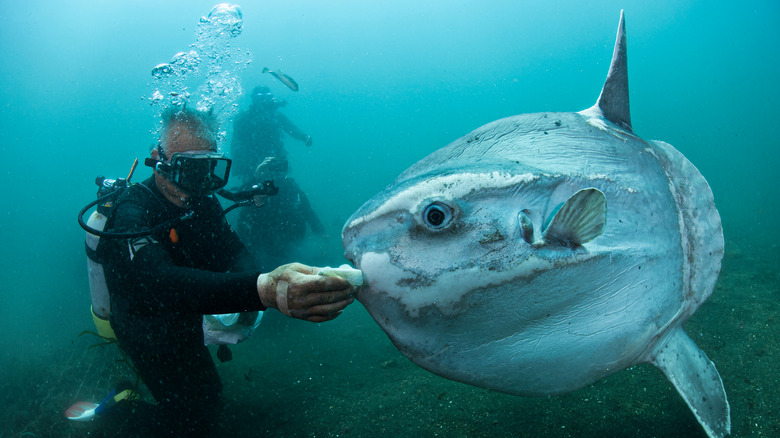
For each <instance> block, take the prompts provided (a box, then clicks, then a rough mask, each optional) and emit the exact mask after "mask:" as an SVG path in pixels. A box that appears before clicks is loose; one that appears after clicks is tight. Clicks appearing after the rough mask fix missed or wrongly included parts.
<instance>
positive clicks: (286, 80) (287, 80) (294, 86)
mask: <svg viewBox="0 0 780 438" xmlns="http://www.w3.org/2000/svg"><path fill="white" fill-rule="evenodd" d="M263 73H270V74H271V76H273V77H275V78H276V79H279V81H280V82H281V83H283V84H284V85H287V88H289V89H291V90H293V91H298V83H297V82H295V79H293V78H291V77H290V76H288V75H286V74H284V73H282V72H281V71H273V70H269V69H268V67H263Z"/></svg>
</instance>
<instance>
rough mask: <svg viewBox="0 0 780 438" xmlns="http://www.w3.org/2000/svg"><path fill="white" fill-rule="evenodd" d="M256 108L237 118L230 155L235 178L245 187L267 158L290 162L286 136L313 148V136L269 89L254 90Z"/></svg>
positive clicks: (259, 88)
mask: <svg viewBox="0 0 780 438" xmlns="http://www.w3.org/2000/svg"><path fill="white" fill-rule="evenodd" d="M251 97H252V104H251V105H250V107H249V109H247V110H246V111H244V112H242V113H241V114H239V115H238V117H236V120H235V122H234V123H233V140H232V142H231V146H230V153H231V155H232V156H233V162H234V167H235V168H234V169H233V172H234V174H235V175H236V176H237V177H238V178H239V179H240V180H241V183H242V184H248V183H251V182H252V180H253V179H254V175H255V169H256V168H257V166H258V165H259V164H260V163H261V162H262V161H263V160H264V159H265V157H276V158H279V159H287V152H286V151H285V150H284V147H283V146H284V141H283V139H282V133H285V134H287V135H289V136H290V137H292V138H294V139H296V140H299V141H301V142H303V143H304V144H305V145H306V146H311V144H312V139H311V135H308V134H305V133H304V132H303V131H301V130H300V129H299V128H298V127H297V126H295V124H293V122H291V121H290V119H288V118H287V117H286V116H285V115H284V114H282V113H281V112H279V108H280V107H283V106H284V105H286V102H285V101H279V100H277V99H276V98H274V95H273V94H271V90H270V89H269V88H268V87H264V86H258V87H255V88H254V90H252V94H251Z"/></svg>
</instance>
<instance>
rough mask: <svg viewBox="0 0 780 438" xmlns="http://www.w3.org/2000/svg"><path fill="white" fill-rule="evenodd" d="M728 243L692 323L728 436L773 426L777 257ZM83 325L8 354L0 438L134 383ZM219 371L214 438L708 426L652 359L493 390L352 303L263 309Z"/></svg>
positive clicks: (770, 430) (62, 425)
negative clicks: (294, 310)
mask: <svg viewBox="0 0 780 438" xmlns="http://www.w3.org/2000/svg"><path fill="white" fill-rule="evenodd" d="M729 248H730V251H729V252H727V255H726V258H725V260H724V264H723V271H722V273H721V277H720V280H719V283H718V286H717V289H716V291H715V293H714V295H713V296H712V298H710V300H709V301H708V302H707V303H705V305H704V306H703V307H702V308H701V309H699V311H698V312H697V313H696V314H695V315H694V316H693V318H692V319H691V320H690V321H689V322H688V323H687V324H686V331H687V332H688V333H689V334H690V336H691V338H693V340H694V341H696V343H697V344H698V345H699V346H700V347H701V348H702V349H703V350H704V351H705V352H706V353H707V355H708V356H709V357H710V358H711V359H712V360H713V361H714V362H715V364H716V366H717V367H718V370H719V371H720V373H721V376H722V378H723V381H724V384H725V386H726V391H727V393H728V397H729V402H730V404H731V411H732V433H733V436H739V437H743V436H780V412H779V411H778V409H780V391H778V390H777V388H778V387H780V366H778V363H780V349H779V348H778V342H779V340H780V329H779V328H778V302H780V286H779V284H780V281H779V280H778V272H777V271H778V270H777V266H780V264H779V263H778V259H777V258H776V256H775V258H773V259H768V258H766V257H763V258H762V257H758V256H750V255H749V254H750V253H751V252H750V251H749V250H748V249H740V248H738V247H735V245H730V246H729ZM85 328H88V327H85ZM77 335H78V334H77V333H74V335H73V341H72V343H70V344H68V345H58V346H52V347H51V350H52V352H51V353H50V354H48V355H44V356H43V357H37V358H24V357H14V356H8V357H11V359H5V361H7V363H3V364H2V368H3V370H2V377H3V378H2V379H0V389H2V390H1V391H0V400H2V401H3V406H4V407H5V409H4V412H3V414H2V416H0V426H1V427H0V437H11V436H13V437H49V436H57V437H76V436H88V434H91V432H92V429H93V428H94V427H95V423H86V424H84V423H82V424H74V423H73V422H69V421H68V420H67V419H65V417H64V411H65V409H66V408H67V407H68V406H70V405H71V404H72V403H74V402H76V401H81V400H84V401H93V402H97V401H99V400H101V399H102V398H103V397H104V396H105V395H106V394H107V392H108V391H109V390H110V388H111V387H112V386H113V385H114V384H115V383H116V382H117V381H119V380H120V379H122V378H130V379H134V377H133V375H132V372H131V371H130V370H129V368H128V367H127V366H126V365H125V364H124V363H122V362H121V358H122V356H121V354H120V353H119V352H118V349H117V347H116V346H115V345H111V346H108V347H104V348H89V347H90V345H93V344H95V343H96V342H97V340H96V339H95V338H94V337H92V336H89V335H85V336H81V337H79V336H77ZM212 351H213V352H214V353H215V352H216V349H213V350H212ZM573 366H576V364H575V365H573ZM218 369H219V371H220V374H221V376H222V379H223V383H224V392H223V396H224V399H225V403H226V407H225V412H224V413H223V414H222V416H221V418H220V420H219V422H220V424H221V425H222V429H223V430H221V431H219V436H273V437H366V436H371V437H398V436H423V437H433V436H444V437H499V436H500V437H503V436H547V437H591V436H592V437H604V436H615V437H617V436H620V437H704V436H705V434H704V432H703V430H702V429H701V428H700V426H699V424H698V423H697V422H696V419H695V418H694V416H693V415H692V414H691V413H690V412H689V410H688V407H687V406H686V405H685V403H684V402H683V400H682V399H681V398H680V397H679V396H678V395H677V393H676V391H675V390H674V388H672V386H671V384H670V383H669V382H668V381H667V380H666V379H665V378H664V376H663V375H662V374H661V372H660V371H658V370H656V369H655V368H653V367H652V366H650V365H639V366H635V367H633V368H630V369H628V370H624V371H622V372H619V373H617V374H615V375H613V376H611V377H609V378H606V379H604V380H602V381H600V382H598V383H596V384H594V385H591V386H589V387H587V388H584V389H581V390H579V391H576V392H573V393H571V394H567V395H563V396H554V397H545V398H523V397H516V396H510V395H505V394H500V393H496V392H491V391H488V390H484V389H479V388H474V387H471V386H468V385H465V384H461V383H456V382H452V381H448V380H445V379H443V378H440V377H438V376H435V375H433V374H430V373H428V372H426V371H424V370H422V369H420V368H418V367H416V366H415V365H413V364H412V363H411V362H410V361H408V360H407V359H406V358H404V357H403V356H401V354H400V353H398V351H397V350H396V349H395V347H393V345H392V344H391V343H390V341H389V340H388V339H387V337H386V336H385V335H384V333H383V332H382V331H381V330H380V329H379V328H378V326H376V324H375V323H374V322H373V320H371V318H370V317H369V316H368V314H367V312H366V311H365V310H364V309H363V308H362V307H361V306H360V305H359V304H356V305H353V306H351V307H350V308H349V309H348V310H347V311H346V312H345V313H344V315H342V316H341V317H340V318H339V319H337V320H336V321H332V322H330V323H326V324H321V325H317V324H310V323H305V322H301V321H296V320H291V319H289V318H285V317H282V316H280V315H279V314H278V313H271V312H269V313H268V314H267V315H266V317H265V319H264V321H263V324H262V325H261V327H260V329H259V331H258V332H257V333H256V335H255V337H254V338H253V339H251V340H249V341H247V342H245V343H243V344H240V345H238V346H234V347H233V360H232V361H230V362H227V363H224V364H219V365H218ZM141 392H142V394H144V396H145V397H147V398H148V393H147V392H146V391H145V388H143V387H142V388H141Z"/></svg>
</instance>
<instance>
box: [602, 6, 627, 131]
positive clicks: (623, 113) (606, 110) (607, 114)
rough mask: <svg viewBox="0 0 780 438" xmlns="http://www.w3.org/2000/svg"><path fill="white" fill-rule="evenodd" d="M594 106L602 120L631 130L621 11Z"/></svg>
mask: <svg viewBox="0 0 780 438" xmlns="http://www.w3.org/2000/svg"><path fill="white" fill-rule="evenodd" d="M596 106H597V107H598V108H599V109H600V110H601V113H602V114H603V115H604V118H606V119H607V120H609V121H611V122H613V123H616V124H618V125H620V126H622V127H623V128H626V129H628V130H629V131H631V132H633V130H632V129H631V109H630V107H629V104H628V59H627V54H626V24H625V21H624V19H623V11H622V10H621V11H620V23H618V31H617V40H616V41H615V50H614V51H613V52H612V63H611V64H610V66H609V73H607V80H606V81H605V82H604V88H602V89H601V94H600V95H599V99H598V100H597V101H596Z"/></svg>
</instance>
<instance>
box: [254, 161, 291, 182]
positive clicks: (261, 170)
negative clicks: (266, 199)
mask: <svg viewBox="0 0 780 438" xmlns="http://www.w3.org/2000/svg"><path fill="white" fill-rule="evenodd" d="M289 167H290V166H289V163H288V162H287V157H265V159H264V160H263V162H262V163H260V165H258V166H257V168H256V169H255V179H257V180H258V181H264V180H267V179H274V180H277V179H284V178H285V177H286V176H287V171H288V170H289Z"/></svg>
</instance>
